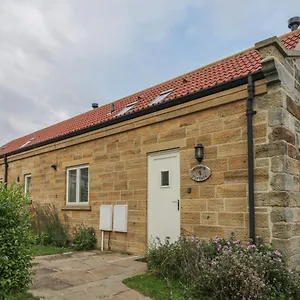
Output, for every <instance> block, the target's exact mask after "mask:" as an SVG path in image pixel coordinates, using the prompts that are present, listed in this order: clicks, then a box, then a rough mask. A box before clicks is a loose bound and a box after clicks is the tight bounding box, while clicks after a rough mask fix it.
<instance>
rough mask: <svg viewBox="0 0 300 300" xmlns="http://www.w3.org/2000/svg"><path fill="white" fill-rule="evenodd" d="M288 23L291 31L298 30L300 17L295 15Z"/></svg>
mask: <svg viewBox="0 0 300 300" xmlns="http://www.w3.org/2000/svg"><path fill="white" fill-rule="evenodd" d="M288 25H289V28H290V29H291V31H294V30H297V29H298V27H299V26H300V17H293V18H290V19H289V20H288Z"/></svg>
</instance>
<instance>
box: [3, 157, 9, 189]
mask: <svg viewBox="0 0 300 300" xmlns="http://www.w3.org/2000/svg"><path fill="white" fill-rule="evenodd" d="M7 178H8V162H7V155H4V183H5V184H7Z"/></svg>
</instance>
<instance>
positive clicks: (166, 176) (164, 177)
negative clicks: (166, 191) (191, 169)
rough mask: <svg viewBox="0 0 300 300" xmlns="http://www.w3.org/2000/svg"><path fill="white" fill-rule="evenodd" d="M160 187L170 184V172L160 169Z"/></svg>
mask: <svg viewBox="0 0 300 300" xmlns="http://www.w3.org/2000/svg"><path fill="white" fill-rule="evenodd" d="M160 178H161V180H160V186H161V187H169V186H170V172H169V171H161V177H160Z"/></svg>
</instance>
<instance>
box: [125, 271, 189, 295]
mask: <svg viewBox="0 0 300 300" xmlns="http://www.w3.org/2000/svg"><path fill="white" fill-rule="evenodd" d="M123 283H124V284H126V285H127V286H128V287H130V288H131V289H134V290H136V291H138V292H140V293H141V294H143V295H144V296H148V297H150V298H151V299H153V300H184V299H185V298H184V296H183V288H182V286H181V285H180V284H179V283H170V282H167V281H165V280H162V279H158V278H156V277H155V276H154V275H152V274H151V273H147V274H143V275H137V276H134V277H131V278H127V279H125V280H124V281H123Z"/></svg>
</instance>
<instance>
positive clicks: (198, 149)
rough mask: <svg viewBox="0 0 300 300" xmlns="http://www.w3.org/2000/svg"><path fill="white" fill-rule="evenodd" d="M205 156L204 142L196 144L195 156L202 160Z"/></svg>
mask: <svg viewBox="0 0 300 300" xmlns="http://www.w3.org/2000/svg"><path fill="white" fill-rule="evenodd" d="M203 157H204V146H203V145H202V144H198V145H196V146H195V158H196V159H197V160H198V161H199V162H201V161H202V160H203Z"/></svg>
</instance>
